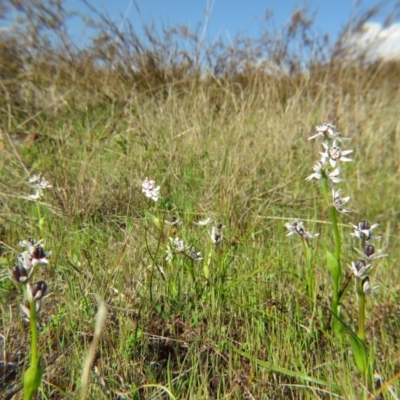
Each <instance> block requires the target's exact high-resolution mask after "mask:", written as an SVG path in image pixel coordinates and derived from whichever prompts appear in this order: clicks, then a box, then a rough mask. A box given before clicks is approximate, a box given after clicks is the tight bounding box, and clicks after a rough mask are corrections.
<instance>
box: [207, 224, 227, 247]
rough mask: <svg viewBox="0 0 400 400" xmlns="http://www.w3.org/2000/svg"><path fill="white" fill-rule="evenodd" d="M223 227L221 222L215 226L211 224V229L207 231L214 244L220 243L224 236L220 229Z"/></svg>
mask: <svg viewBox="0 0 400 400" xmlns="http://www.w3.org/2000/svg"><path fill="white" fill-rule="evenodd" d="M223 228H225V227H224V226H223V225H222V224H218V225H216V226H213V228H212V229H211V231H210V232H209V233H208V234H209V235H210V238H211V241H212V242H213V243H214V244H220V243H221V242H222V240H223V239H224V236H223V234H222V229H223Z"/></svg>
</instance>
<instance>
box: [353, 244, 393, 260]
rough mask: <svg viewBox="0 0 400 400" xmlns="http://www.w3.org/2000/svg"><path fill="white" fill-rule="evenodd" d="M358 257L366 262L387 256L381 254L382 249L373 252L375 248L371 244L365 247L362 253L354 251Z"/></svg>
mask: <svg viewBox="0 0 400 400" xmlns="http://www.w3.org/2000/svg"><path fill="white" fill-rule="evenodd" d="M354 250H355V251H356V252H357V253H358V254H360V256H361V257H362V258H363V259H364V260H367V261H372V260H376V259H378V258H383V257H387V256H388V254H383V249H381V250H378V251H375V247H374V246H373V245H372V244H368V245H366V246H365V248H364V251H361V250H358V249H354Z"/></svg>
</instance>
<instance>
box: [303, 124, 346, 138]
mask: <svg viewBox="0 0 400 400" xmlns="http://www.w3.org/2000/svg"><path fill="white" fill-rule="evenodd" d="M316 130H317V133H316V134H315V135H313V136H311V137H309V138H308V140H311V139H315V138H317V137H318V136H323V137H325V139H331V140H333V139H336V140H338V141H339V142H342V141H344V140H350V139H348V138H343V137H342V136H341V135H340V133H339V132H338V131H337V130H336V126H335V125H332V124H329V123H323V124H322V125H317V126H316Z"/></svg>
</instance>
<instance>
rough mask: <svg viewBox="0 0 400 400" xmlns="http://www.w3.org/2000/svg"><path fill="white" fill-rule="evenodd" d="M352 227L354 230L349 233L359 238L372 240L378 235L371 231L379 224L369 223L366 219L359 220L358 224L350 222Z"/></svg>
mask: <svg viewBox="0 0 400 400" xmlns="http://www.w3.org/2000/svg"><path fill="white" fill-rule="evenodd" d="M350 225H351V226H352V227H353V228H354V232H353V233H351V236H354V237H358V238H359V239H361V240H372V239H377V238H379V237H380V236H374V235H372V233H371V231H372V230H373V229H375V228H377V227H378V226H379V224H373V225H372V226H370V225H369V222H368V221H361V222H360V223H359V224H358V226H357V225H354V224H350Z"/></svg>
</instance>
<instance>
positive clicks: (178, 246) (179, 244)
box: [165, 237, 202, 262]
mask: <svg viewBox="0 0 400 400" xmlns="http://www.w3.org/2000/svg"><path fill="white" fill-rule="evenodd" d="M169 241H170V243H169V244H168V245H167V250H166V252H167V257H166V258H165V260H166V261H167V262H171V261H172V259H173V257H174V254H176V253H184V254H186V255H187V256H188V257H189V258H190V259H192V260H193V261H200V260H202V257H201V253H200V252H196V249H195V248H194V247H193V246H192V247H191V248H190V250H189V246H187V245H186V244H185V242H184V241H183V240H180V239H179V238H178V237H176V238H169ZM187 250H189V251H187Z"/></svg>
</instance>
